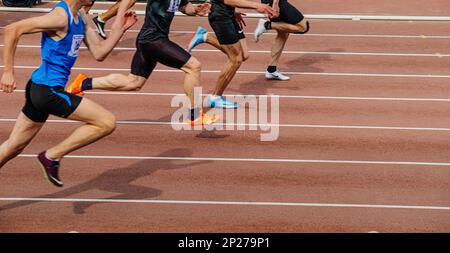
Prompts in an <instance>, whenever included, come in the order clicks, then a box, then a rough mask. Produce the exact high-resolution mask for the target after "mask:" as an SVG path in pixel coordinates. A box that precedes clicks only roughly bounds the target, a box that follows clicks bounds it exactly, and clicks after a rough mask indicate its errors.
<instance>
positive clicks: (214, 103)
mask: <svg viewBox="0 0 450 253" xmlns="http://www.w3.org/2000/svg"><path fill="white" fill-rule="evenodd" d="M207 102H208V106H209V107H212V108H223V109H236V108H238V105H237V103H232V102H230V101H228V100H226V99H225V97H223V96H213V95H209V96H208V101H207Z"/></svg>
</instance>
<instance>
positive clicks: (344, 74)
mask: <svg viewBox="0 0 450 253" xmlns="http://www.w3.org/2000/svg"><path fill="white" fill-rule="evenodd" d="M0 68H4V66H3V65H0ZM14 68H16V69H36V68H37V66H23V65H18V66H14ZM72 70H85V71H121V72H122V71H123V72H130V69H129V68H126V69H125V68H90V67H74V68H72ZM154 72H163V73H184V72H183V71H181V70H178V69H155V70H154ZM220 72H221V70H202V73H220ZM236 73H237V74H264V73H265V72H264V71H250V70H241V71H238V72H236ZM283 73H285V74H288V75H314V76H353V77H355V76H356V77H407V78H450V75H432V74H417V75H408V74H378V73H373V74H370V73H332V72H320V73H318V72H289V71H285V72H283Z"/></svg>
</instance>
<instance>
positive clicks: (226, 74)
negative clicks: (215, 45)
mask: <svg viewBox="0 0 450 253" xmlns="http://www.w3.org/2000/svg"><path fill="white" fill-rule="evenodd" d="M221 46H222V48H223V49H224V51H225V53H226V54H227V56H228V60H227V62H226V63H225V67H224V68H223V70H222V72H221V73H220V75H219V79H218V80H217V84H216V88H215V90H214V93H213V94H214V95H216V96H222V94H223V92H224V91H225V89H226V87H227V86H228V84H230V82H231V79H233V77H234V75H235V74H236V72H237V70H238V69H239V67H240V66H241V64H242V61H243V58H242V46H241V43H239V42H237V43H235V44H233V45H221Z"/></svg>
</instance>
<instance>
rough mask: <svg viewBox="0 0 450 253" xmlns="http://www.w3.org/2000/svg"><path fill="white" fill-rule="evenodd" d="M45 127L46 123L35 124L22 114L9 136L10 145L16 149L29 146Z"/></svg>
mask: <svg viewBox="0 0 450 253" xmlns="http://www.w3.org/2000/svg"><path fill="white" fill-rule="evenodd" d="M43 125H44V123H41V122H34V121H33V120H31V119H30V118H28V117H27V116H26V115H25V114H24V113H23V112H21V113H20V114H19V116H18V117H17V120H16V123H15V125H14V128H13V130H12V132H11V134H10V136H9V139H8V141H9V144H10V145H11V146H14V147H23V146H26V145H28V143H30V141H31V140H32V139H33V138H34V136H36V134H37V133H38V132H39V130H41V128H42V126H43Z"/></svg>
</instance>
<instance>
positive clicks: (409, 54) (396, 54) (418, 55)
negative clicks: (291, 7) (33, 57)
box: [0, 44, 450, 58]
mask: <svg viewBox="0 0 450 253" xmlns="http://www.w3.org/2000/svg"><path fill="white" fill-rule="evenodd" d="M0 47H4V45H2V44H0ZM17 47H18V48H41V46H39V45H18V46H17ZM80 49H83V50H85V49H87V47H80ZM114 51H136V48H132V47H116V48H114ZM193 51H194V52H202V53H218V52H220V51H219V50H215V49H194V50H193ZM249 52H250V53H261V54H269V53H271V51H269V50H249ZM283 54H312V55H340V56H342V55H343V56H399V57H437V58H445V57H450V54H441V53H431V54H429V53H428V54H427V53H424V54H419V53H370V52H324V51H318V52H314V51H289V50H286V51H283Z"/></svg>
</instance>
